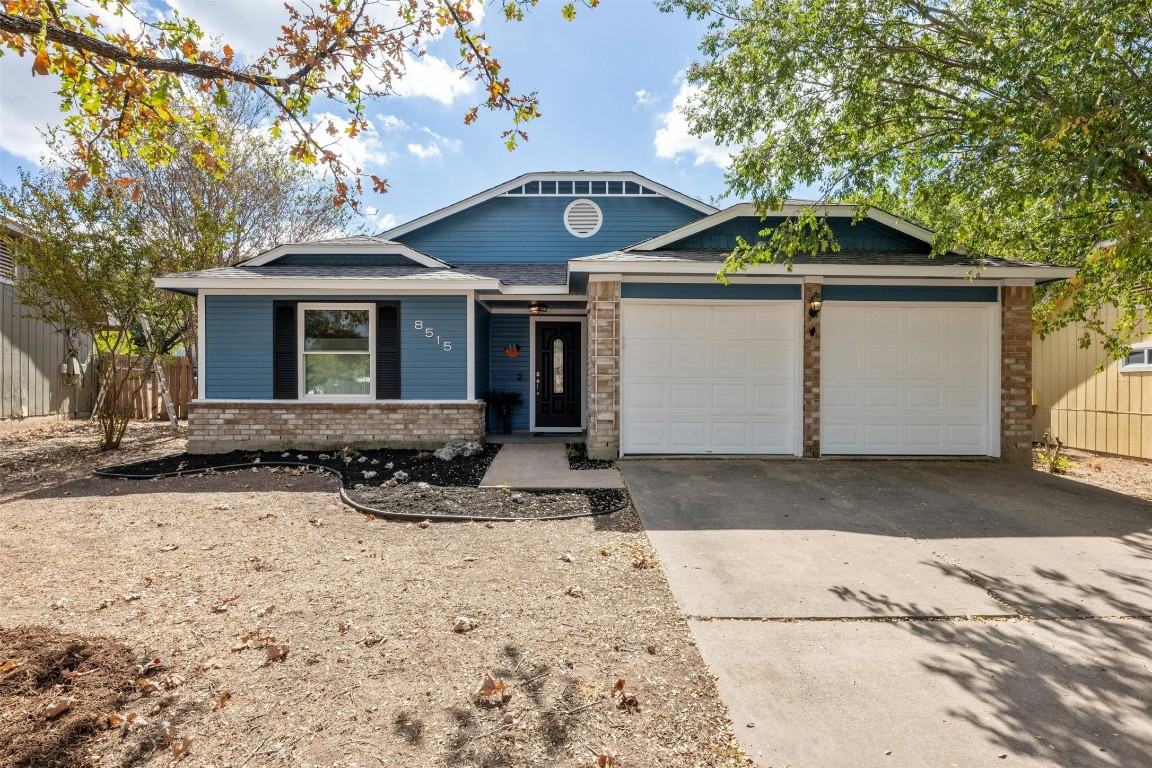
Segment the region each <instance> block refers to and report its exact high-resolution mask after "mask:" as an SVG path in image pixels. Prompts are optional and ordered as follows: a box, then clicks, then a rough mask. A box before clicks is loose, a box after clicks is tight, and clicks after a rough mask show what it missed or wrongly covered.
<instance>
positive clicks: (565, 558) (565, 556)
mask: <svg viewBox="0 0 1152 768" xmlns="http://www.w3.org/2000/svg"><path fill="white" fill-rule="evenodd" d="M560 559H561V560H563V561H564V562H566V563H571V562H574V561H575V559H574V558H573V557H572V554H571V553H569V552H565V553H564V554H562V555H560Z"/></svg>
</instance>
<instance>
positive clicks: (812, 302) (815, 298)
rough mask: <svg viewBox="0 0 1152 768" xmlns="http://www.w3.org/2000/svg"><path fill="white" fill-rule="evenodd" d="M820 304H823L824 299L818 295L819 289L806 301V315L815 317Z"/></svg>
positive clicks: (818, 312) (818, 311)
mask: <svg viewBox="0 0 1152 768" xmlns="http://www.w3.org/2000/svg"><path fill="white" fill-rule="evenodd" d="M822 306H824V299H822V298H821V297H820V291H816V293H814V294H812V298H811V299H809V301H808V317H812V318H815V317H816V316H817V315H819V314H820V308H821V307H822Z"/></svg>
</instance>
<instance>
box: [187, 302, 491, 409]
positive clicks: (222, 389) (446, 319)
mask: <svg viewBox="0 0 1152 768" xmlns="http://www.w3.org/2000/svg"><path fill="white" fill-rule="evenodd" d="M284 300H286V301H315V302H326V301H327V302H337V301H341V300H342V297H333V296H206V297H205V298H204V302H205V303H204V313H205V317H204V318H203V322H204V346H205V349H204V365H205V369H206V370H205V376H206V378H207V382H206V383H205V393H206V396H207V397H208V398H211V399H217V400H224V399H236V400H269V399H271V398H272V302H273V301H284ZM344 300H347V301H355V302H374V301H398V302H400V365H401V384H400V393H401V397H402V399H404V400H463V399H464V398H466V397H467V396H468V379H467V375H468V344H469V339H468V337H467V325H468V317H467V307H468V298H467V297H465V296H364V297H361V296H357V297H355V298H351V297H349V298H347V299H344ZM417 320H420V321H422V323H423V325H424V327H425V328H432V329H433V332H434V335H433V337H432V338H428V337H427V336H425V335H424V331H423V330H417V329H416V328H415V322H416V321H417ZM437 335H438V336H440V339H441V341H451V343H452V350H451V351H448V352H446V351H444V349H443V347H442V346H441V345H437V343H436V338H435V336H437Z"/></svg>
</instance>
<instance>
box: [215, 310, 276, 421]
mask: <svg viewBox="0 0 1152 768" xmlns="http://www.w3.org/2000/svg"><path fill="white" fill-rule="evenodd" d="M273 299H274V297H272V296H205V297H204V317H202V318H200V321H201V322H202V323H204V347H205V348H204V349H203V350H201V353H202V354H203V355H204V377H205V378H206V379H207V380H208V381H206V382H205V386H204V393H205V396H206V397H208V398H210V399H217V400H229V399H235V400H270V399H272V301H273Z"/></svg>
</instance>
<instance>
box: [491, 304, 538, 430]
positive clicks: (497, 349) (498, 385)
mask: <svg viewBox="0 0 1152 768" xmlns="http://www.w3.org/2000/svg"><path fill="white" fill-rule="evenodd" d="M511 344H519V345H520V356H519V357H508V356H507V355H505V354H504V348H505V347H507V346H509V345H511ZM489 345H490V350H491V360H492V368H491V382H492V389H505V390H509V389H510V390H515V391H517V392H519V393H520V394H521V396H523V398H524V404H523V405H521V406H520V407H519V408H516V409H515V410H513V411H512V429H517V430H526V429H528V428H529V425H528V410H529V404H528V399H529V398H530V397H531V396H532V389H531V385H532V371H531V370H530V369H531V365H532V359H531V354H532V347H531V345H532V330H531V322H530V319H529V317H528V315H492V330H491V340H490V342H489ZM517 376H519V377H520V379H519V380H517V378H516V377H517ZM490 426H492V428H495V425H490Z"/></svg>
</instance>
